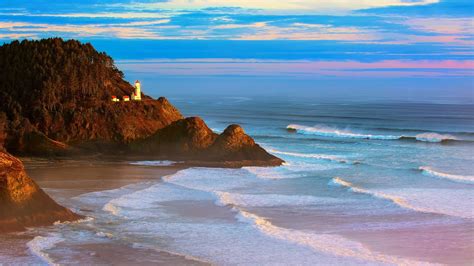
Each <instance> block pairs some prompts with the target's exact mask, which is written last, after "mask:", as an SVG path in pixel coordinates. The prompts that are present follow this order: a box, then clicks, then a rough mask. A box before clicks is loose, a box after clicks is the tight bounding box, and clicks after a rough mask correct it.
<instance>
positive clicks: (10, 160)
mask: <svg viewBox="0 0 474 266" xmlns="http://www.w3.org/2000/svg"><path fill="white" fill-rule="evenodd" d="M80 218H81V216H80V215H77V214H75V213H73V212H71V211H70V210H68V209H66V208H64V207H62V206H60V205H59V204H57V203H56V202H55V201H54V200H52V199H51V198H50V197H49V196H48V195H47V194H46V193H45V192H44V191H43V190H42V189H40V188H39V187H38V185H36V183H35V182H34V181H33V180H32V179H31V178H29V177H28V175H27V174H26V172H25V170H24V169H23V164H22V163H21V161H20V160H18V159H17V158H15V157H13V156H11V155H10V154H8V153H5V152H1V151H0V232H10V231H20V230H24V228H25V227H29V226H41V225H51V224H53V223H54V222H56V221H62V222H64V221H74V220H77V219H80Z"/></svg>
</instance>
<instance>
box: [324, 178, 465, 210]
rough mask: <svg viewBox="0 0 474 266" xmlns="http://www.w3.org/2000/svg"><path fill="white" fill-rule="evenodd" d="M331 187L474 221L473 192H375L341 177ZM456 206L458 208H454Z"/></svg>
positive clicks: (432, 190) (405, 207)
mask: <svg viewBox="0 0 474 266" xmlns="http://www.w3.org/2000/svg"><path fill="white" fill-rule="evenodd" d="M329 185H336V186H341V187H345V188H347V189H349V190H350V191H352V192H354V193H360V194H366V195H369V196H372V197H374V198H378V199H382V200H387V201H390V202H392V203H393V204H395V205H397V206H399V207H400V208H403V209H407V210H411V211H416V212H421V213H431V214H439V215H448V216H453V217H460V218H467V219H473V218H474V216H473V215H474V214H473V213H472V204H471V202H472V190H469V189H463V190H456V191H449V190H445V189H427V188H422V189H416V188H403V189H385V190H384V191H374V190H368V189H364V188H361V187H358V186H356V185H354V184H352V183H351V182H348V181H346V180H344V179H342V178H340V177H335V178H333V179H331V181H330V182H329ZM453 206H456V208H453Z"/></svg>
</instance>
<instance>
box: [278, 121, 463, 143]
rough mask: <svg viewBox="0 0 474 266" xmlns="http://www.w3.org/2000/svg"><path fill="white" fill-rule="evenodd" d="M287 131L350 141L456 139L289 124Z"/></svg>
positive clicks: (441, 136) (455, 139)
mask: <svg viewBox="0 0 474 266" xmlns="http://www.w3.org/2000/svg"><path fill="white" fill-rule="evenodd" d="M287 129H291V130H295V131H296V132H299V133H301V134H308V135H316V136H322V137H335V138H351V139H371V140H416V141H423V142H447V141H457V140H458V139H457V138H456V137H454V136H452V135H448V134H438V133H421V134H417V135H415V136H405V135H373V134H362V133H356V132H352V131H350V130H347V129H337V128H333V127H327V126H322V125H320V126H314V127H308V126H302V125H296V124H291V125H288V126H287Z"/></svg>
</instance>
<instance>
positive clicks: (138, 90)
mask: <svg viewBox="0 0 474 266" xmlns="http://www.w3.org/2000/svg"><path fill="white" fill-rule="evenodd" d="M132 100H135V101H141V100H142V91H141V88H140V81H138V80H137V81H135V92H134V93H132Z"/></svg>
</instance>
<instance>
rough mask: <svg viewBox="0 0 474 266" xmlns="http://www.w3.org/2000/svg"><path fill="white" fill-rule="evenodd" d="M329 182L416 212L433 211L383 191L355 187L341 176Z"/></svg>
mask: <svg viewBox="0 0 474 266" xmlns="http://www.w3.org/2000/svg"><path fill="white" fill-rule="evenodd" d="M329 184H330V185H336V186H342V187H346V188H348V189H349V190H350V191H353V192H355V193H361V194H367V195H370V196H372V197H375V198H379V199H383V200H389V201H391V202H392V203H394V204H396V205H398V206H399V207H401V208H404V209H408V210H412V211H417V212H424V213H433V211H431V210H427V209H423V208H419V207H416V206H413V205H411V204H409V203H408V202H407V201H406V200H405V199H403V198H401V197H397V196H394V195H390V194H386V193H383V192H377V191H370V190H367V189H363V188H361V187H357V186H355V185H354V184H352V183H351V182H348V181H346V180H344V179H342V178H339V177H334V178H333V179H331V181H330V183H329Z"/></svg>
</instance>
